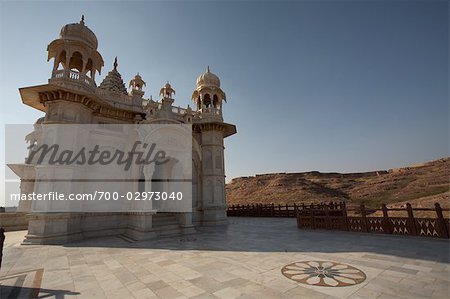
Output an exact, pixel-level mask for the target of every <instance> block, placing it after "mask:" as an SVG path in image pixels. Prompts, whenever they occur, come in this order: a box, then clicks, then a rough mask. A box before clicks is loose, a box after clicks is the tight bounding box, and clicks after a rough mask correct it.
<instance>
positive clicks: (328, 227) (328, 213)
mask: <svg viewBox="0 0 450 299" xmlns="http://www.w3.org/2000/svg"><path fill="white" fill-rule="evenodd" d="M329 209H330V208H329V207H328V205H325V228H326V229H331V223H330V212H329Z"/></svg>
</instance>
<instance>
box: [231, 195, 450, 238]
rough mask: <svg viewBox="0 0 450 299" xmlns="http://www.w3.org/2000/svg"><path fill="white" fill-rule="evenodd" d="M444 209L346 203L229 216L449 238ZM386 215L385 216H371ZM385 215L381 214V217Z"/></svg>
mask: <svg viewBox="0 0 450 299" xmlns="http://www.w3.org/2000/svg"><path fill="white" fill-rule="evenodd" d="M393 211H397V212H404V213H406V214H407V215H408V216H407V217H399V216H392V215H389V212H393ZM417 211H428V212H434V213H435V214H436V217H434V218H430V217H416V216H414V212H417ZM443 211H450V209H442V208H441V206H440V205H439V204H438V203H436V204H435V207H434V209H433V208H412V207H411V204H409V203H408V204H406V208H388V207H387V206H386V205H384V204H383V205H382V208H381V209H375V210H368V209H366V207H365V206H364V205H361V206H359V207H358V208H347V207H346V205H345V203H343V202H340V203H329V204H316V205H314V204H311V205H304V204H302V205H295V204H294V205H273V204H271V205H262V204H254V205H232V206H230V207H229V208H228V211H227V215H228V216H248V217H297V226H298V227H299V228H308V229H328V230H344V231H355V232H367V233H383V234H395V235H413V236H427V237H437V238H449V231H450V219H448V218H444V216H443ZM377 212H382V216H371V214H376V213H377ZM380 214H381V213H380Z"/></svg>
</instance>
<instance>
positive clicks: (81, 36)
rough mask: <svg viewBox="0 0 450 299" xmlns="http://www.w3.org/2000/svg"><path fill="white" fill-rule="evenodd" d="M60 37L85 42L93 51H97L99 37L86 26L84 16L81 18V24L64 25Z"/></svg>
mask: <svg viewBox="0 0 450 299" xmlns="http://www.w3.org/2000/svg"><path fill="white" fill-rule="evenodd" d="M59 37H60V38H61V39H66V40H75V41H80V42H84V43H86V44H87V45H88V46H89V47H91V48H93V49H97V47H98V41H97V37H96V36H95V34H94V32H92V30H91V29H89V28H88V27H87V26H85V25H84V16H82V17H81V21H80V23H72V24H67V25H64V27H62V28H61V32H60V33H59Z"/></svg>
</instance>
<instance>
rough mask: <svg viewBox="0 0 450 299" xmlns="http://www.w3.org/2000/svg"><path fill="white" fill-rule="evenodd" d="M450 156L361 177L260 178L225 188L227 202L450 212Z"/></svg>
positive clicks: (235, 181) (286, 175)
mask: <svg viewBox="0 0 450 299" xmlns="http://www.w3.org/2000/svg"><path fill="white" fill-rule="evenodd" d="M449 191H450V158H449V157H445V158H442V159H439V160H435V161H431V162H426V163H421V164H415V165H411V166H408V167H402V168H395V169H389V170H379V171H370V172H359V173H337V172H333V173H322V172H319V171H309V172H300V173H270V174H257V175H256V176H250V177H238V178H234V179H233V180H232V181H231V182H230V183H228V184H227V185H226V194H227V204H228V205H233V204H256V203H262V204H270V203H274V204H294V203H296V204H299V203H305V204H310V203H320V202H329V201H344V202H346V203H347V205H359V204H365V205H366V206H368V207H371V208H379V207H380V206H381V204H382V203H386V204H395V203H401V202H411V204H413V206H417V207H433V206H434V202H439V204H440V205H441V207H443V208H449V206H450V203H449V195H450V192H449Z"/></svg>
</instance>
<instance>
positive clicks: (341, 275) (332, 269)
mask: <svg viewBox="0 0 450 299" xmlns="http://www.w3.org/2000/svg"><path fill="white" fill-rule="evenodd" d="M281 273H282V274H283V275H284V276H286V277H287V278H289V279H292V280H294V281H296V282H299V283H303V284H308V285H315V286H323V287H345V286H351V285H355V284H358V283H361V282H363V281H364V280H365V279H366V274H364V272H362V271H361V270H359V269H357V268H355V267H352V266H350V265H346V264H340V263H336V262H330V261H302V262H295V263H292V264H289V265H286V266H284V267H283V268H282V269H281Z"/></svg>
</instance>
